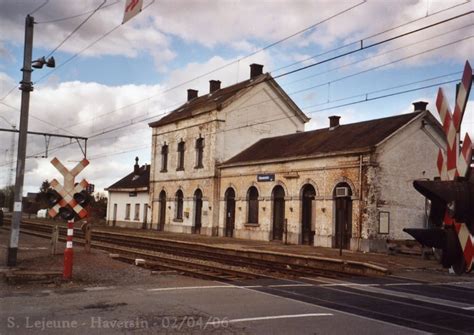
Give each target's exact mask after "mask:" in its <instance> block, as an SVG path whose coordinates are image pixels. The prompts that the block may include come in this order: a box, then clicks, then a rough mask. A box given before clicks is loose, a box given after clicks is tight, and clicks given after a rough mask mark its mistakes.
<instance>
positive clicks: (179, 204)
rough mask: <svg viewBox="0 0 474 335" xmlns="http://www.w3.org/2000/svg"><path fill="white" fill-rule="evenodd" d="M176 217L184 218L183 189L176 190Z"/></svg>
mask: <svg viewBox="0 0 474 335" xmlns="http://www.w3.org/2000/svg"><path fill="white" fill-rule="evenodd" d="M176 219H177V220H182V219H183V191H181V190H178V192H176Z"/></svg>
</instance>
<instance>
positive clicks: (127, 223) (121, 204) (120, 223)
mask: <svg viewBox="0 0 474 335" xmlns="http://www.w3.org/2000/svg"><path fill="white" fill-rule="evenodd" d="M136 194H137V195H136V196H130V193H129V192H116V191H109V197H108V201H107V217H106V220H107V225H109V226H112V225H113V211H114V204H117V218H116V223H115V225H116V226H117V227H127V228H142V227H143V223H144V219H145V216H144V214H145V213H144V211H145V210H144V208H145V206H148V204H149V202H148V201H149V196H148V192H137V193H136ZM126 204H130V218H129V219H126V218H125V208H126ZM135 204H140V209H139V217H138V220H135ZM146 222H147V226H149V225H150V222H151V210H150V209H148V210H147V218H146Z"/></svg>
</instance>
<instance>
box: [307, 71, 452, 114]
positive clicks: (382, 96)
mask: <svg viewBox="0 0 474 335" xmlns="http://www.w3.org/2000/svg"><path fill="white" fill-rule="evenodd" d="M454 82H459V79H453V80H448V81H444V82H441V83H436V84H432V85H427V86H423V87H418V88H413V89H410V90H405V91H401V92H395V93H390V94H385V95H381V96H378V97H373V98H365V99H363V100H359V101H353V102H348V103H346V104H341V105H337V106H332V107H327V108H321V109H316V110H314V111H311V112H309V114H314V113H319V112H323V111H327V110H331V109H336V108H341V107H347V106H351V105H356V104H360V103H363V102H369V101H374V100H380V99H384V98H389V97H393V96H396V95H400V94H406V93H411V92H415V91H420V90H424V89H427V88H432V87H436V86H440V85H446V84H450V83H454Z"/></svg>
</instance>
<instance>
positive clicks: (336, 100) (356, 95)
mask: <svg viewBox="0 0 474 335" xmlns="http://www.w3.org/2000/svg"><path fill="white" fill-rule="evenodd" d="M461 73H462V71H458V72H451V73H447V74H443V75H439V76H435V77H431V78H426V79H423V80H417V81H412V82H409V83H405V84H400V85H396V86H392V87H388V88H382V89H379V90H375V91H371V92H366V93H360V94H355V95H351V96H348V97H344V98H338V99H333V100H328V101H326V102H323V103H319V104H315V105H309V106H305V107H302V109H306V108H311V107H317V106H322V105H327V104H330V103H333V102H339V101H344V100H349V99H354V98H358V97H362V96H364V97H368V96H369V95H370V94H374V93H380V92H385V91H391V90H393V89H396V88H401V87H406V86H411V85H414V84H419V83H424V82H426V81H432V80H435V79H441V78H445V77H451V76H454V75H459V74H461Z"/></svg>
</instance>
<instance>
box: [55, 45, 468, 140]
mask: <svg viewBox="0 0 474 335" xmlns="http://www.w3.org/2000/svg"><path fill="white" fill-rule="evenodd" d="M472 37H473V36H469V37H466V38H463V39H460V40H457V41H454V42H451V43H447V44H444V45H442V46H438V47H435V48H431V49H429V50H426V51H423V52H419V53H417V54H415V55H411V56H407V57H404V58H402V59H398V60H395V61H392V62H389V63H386V64H382V65H380V66H376V67H374V68H371V69H367V70H364V71H360V72H358V73H355V74H351V75H348V76H345V77H341V78H337V79H335V80H333V81H331V82H336V81H341V80H343V79H346V78H350V77H354V76H356V75H359V74H362V73H366V72H368V71H372V70H374V69H378V68H380V67H382V66H387V65H390V64H393V63H396V62H399V61H402V60H405V59H409V58H412V57H415V56H418V55H420V54H423V53H426V52H430V51H433V50H437V49H440V48H443V47H446V46H449V45H453V44H455V43H459V42H461V41H464V40H467V39H470V38H472ZM431 80H432V79H431ZM331 82H328V83H324V84H319V85H315V86H312V87H310V88H306V89H302V90H298V91H295V92H291V93H290V95H292V94H297V93H301V92H303V91H307V90H309V89H314V88H317V87H321V86H325V85H328V84H330V83H331ZM418 82H420V81H418ZM412 84H413V83H412ZM441 84H443V83H441ZM407 92H408V91H407ZM377 99H380V98H373V99H371V100H377ZM270 100H273V99H270ZM270 100H268V101H270ZM268 101H264V102H268ZM369 101H370V100H369ZM264 102H260V103H264ZM361 102H363V101H361ZM260 103H259V104H260ZM247 107H248V106H247ZM165 114H166V113H161V114H158V115H154V116H150V117H146V118H144V119H138V120H136V121H135V122H133V121H132V122H127V123H126V124H125V125H122V126H116V127H114V128H111V129H108V130H103V131H100V132H97V133H95V134H93V135H90V136H89V139H93V138H96V137H99V136H101V135H104V134H108V133H110V132H114V131H117V130H121V129H124V128H127V127H129V126H131V125H134V124H138V123H140V122H144V121H147V120H150V119H153V118H156V117H158V116H159V115H165ZM67 145H69V144H65V145H62V146H60V147H59V148H62V147H64V146H67Z"/></svg>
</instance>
